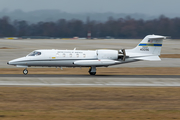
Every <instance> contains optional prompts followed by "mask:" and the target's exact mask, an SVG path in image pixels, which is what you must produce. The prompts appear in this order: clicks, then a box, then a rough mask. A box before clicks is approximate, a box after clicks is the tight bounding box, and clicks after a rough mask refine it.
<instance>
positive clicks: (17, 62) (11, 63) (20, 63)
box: [7, 57, 26, 65]
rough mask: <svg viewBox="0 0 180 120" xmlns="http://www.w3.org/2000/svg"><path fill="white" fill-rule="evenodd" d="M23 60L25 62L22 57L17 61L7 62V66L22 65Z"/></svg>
mask: <svg viewBox="0 0 180 120" xmlns="http://www.w3.org/2000/svg"><path fill="white" fill-rule="evenodd" d="M24 60H26V58H25V57H22V58H18V59H14V60H11V61H8V62H7V64H8V65H22V64H24V63H25V62H24Z"/></svg>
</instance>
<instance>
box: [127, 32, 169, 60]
mask: <svg viewBox="0 0 180 120" xmlns="http://www.w3.org/2000/svg"><path fill="white" fill-rule="evenodd" d="M166 38H167V37H166V36H160V35H148V36H146V37H145V38H144V39H143V40H142V41H141V42H140V43H139V44H138V45H137V46H136V47H135V48H134V49H128V50H126V53H127V56H129V57H133V58H134V59H138V60H150V61H157V60H161V59H160V58H159V56H160V54H161V48H162V43H163V39H166Z"/></svg>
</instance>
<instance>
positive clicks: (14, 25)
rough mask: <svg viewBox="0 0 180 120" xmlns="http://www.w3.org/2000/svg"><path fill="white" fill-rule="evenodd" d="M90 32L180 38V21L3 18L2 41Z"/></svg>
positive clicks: (0, 24) (0, 22) (0, 21)
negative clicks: (29, 20) (28, 20)
mask: <svg viewBox="0 0 180 120" xmlns="http://www.w3.org/2000/svg"><path fill="white" fill-rule="evenodd" d="M88 31H91V33H92V37H93V38H104V37H106V36H111V37H113V38H143V37H144V36H146V35H148V34H158V35H166V36H171V37H172V38H180V18H173V19H170V18H167V17H165V16H160V17H159V18H158V19H154V20H147V21H144V20H135V19H132V18H130V17H127V18H125V19H123V18H120V19H118V20H115V19H113V18H111V17H110V18H109V20H107V21H106V22H98V21H90V20H88V19H87V21H86V22H83V21H81V20H76V19H73V20H65V19H60V20H58V21H56V22H38V23H36V24H29V23H28V22H27V21H23V20H15V21H11V20H10V18H9V17H3V18H0V37H22V36H48V37H57V38H71V37H74V36H77V37H87V33H88Z"/></svg>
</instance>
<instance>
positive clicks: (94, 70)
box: [89, 66, 96, 75]
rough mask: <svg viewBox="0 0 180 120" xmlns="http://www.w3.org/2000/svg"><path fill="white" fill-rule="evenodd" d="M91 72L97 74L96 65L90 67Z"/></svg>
mask: <svg viewBox="0 0 180 120" xmlns="http://www.w3.org/2000/svg"><path fill="white" fill-rule="evenodd" d="M89 74H90V75H96V67H95V66H92V67H90V68H89Z"/></svg>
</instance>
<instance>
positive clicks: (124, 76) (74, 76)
mask: <svg viewBox="0 0 180 120" xmlns="http://www.w3.org/2000/svg"><path fill="white" fill-rule="evenodd" d="M0 77H25V78H28V77H45V78H46V77H67V78H180V75H95V76H92V75H55V74H54V75H53V74H29V75H23V74H0Z"/></svg>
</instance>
